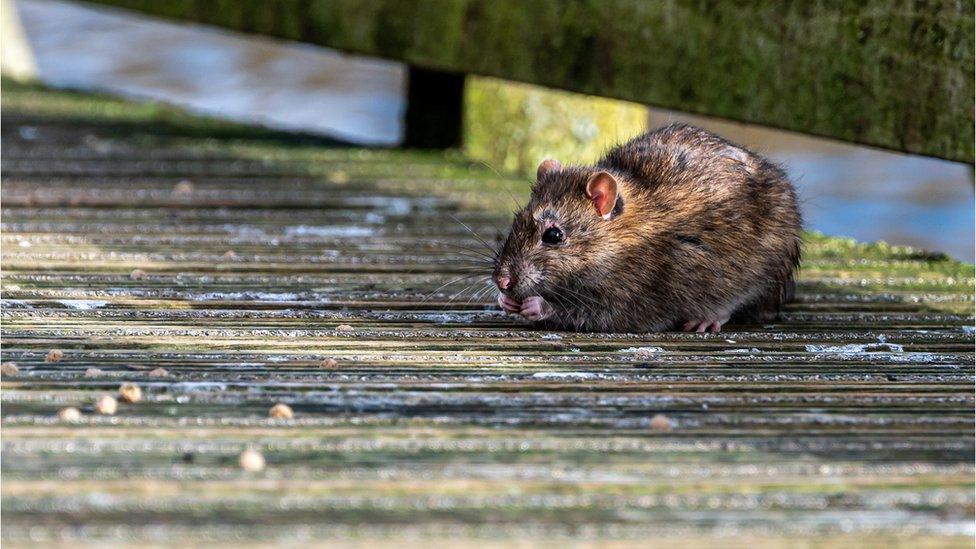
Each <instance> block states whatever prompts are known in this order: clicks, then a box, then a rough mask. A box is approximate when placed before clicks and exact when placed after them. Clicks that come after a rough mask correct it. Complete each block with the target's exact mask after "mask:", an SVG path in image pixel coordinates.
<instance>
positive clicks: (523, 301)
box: [493, 124, 801, 332]
mask: <svg viewBox="0 0 976 549" xmlns="http://www.w3.org/2000/svg"><path fill="white" fill-rule="evenodd" d="M800 240H801V217H800V212H799V210H798V208H797V201H796V193H795V191H794V189H793V186H792V184H791V183H790V181H789V179H788V178H787V176H786V173H785V172H784V171H783V170H782V169H780V168H779V167H777V166H776V165H774V164H772V163H771V162H769V161H767V160H766V159H764V158H762V157H761V156H759V155H757V154H755V153H753V152H751V151H749V150H747V149H745V148H743V147H740V146H738V145H734V144H732V143H730V142H728V141H726V140H725V139H722V138H721V137H719V136H717V135H715V134H713V133H711V132H708V131H705V130H702V129H700V128H696V127H693V126H688V125H683V124H673V125H670V126H667V127H664V128H661V129H658V130H655V131H652V132H649V133H645V134H643V135H640V136H638V137H635V138H634V139H632V140H630V141H628V142H627V143H624V144H622V145H619V146H617V147H615V148H613V149H611V150H610V151H609V152H608V153H607V154H606V155H605V156H604V157H603V158H602V159H601V160H600V161H599V162H597V163H596V165H595V166H593V167H582V166H565V167H564V166H562V165H561V164H560V163H559V162H557V161H555V160H546V161H544V162H542V164H540V165H539V169H538V173H537V181H536V183H535V185H534V186H533V187H532V196H531V198H530V201H529V203H528V205H526V206H525V207H524V208H523V209H521V210H520V211H518V212H516V213H515V220H514V221H513V223H512V228H511V232H510V233H509V235H508V238H507V239H506V240H505V242H504V244H503V246H502V248H501V251H500V253H499V254H498V256H497V259H496V260H495V269H494V274H493V279H494V281H495V283H496V285H497V286H498V288H499V290H500V293H499V296H498V303H499V305H501V306H502V308H503V309H504V310H505V311H507V312H510V313H519V314H521V315H522V316H523V317H525V318H527V319H529V320H533V321H538V322H540V323H541V324H542V325H543V326H545V327H547V328H553V329H564V330H580V331H610V332H645V331H660V330H668V329H683V330H685V331H698V332H703V331H706V330H708V331H713V332H717V331H719V330H720V329H721V327H722V325H723V324H724V323H725V322H727V321H728V320H729V317H730V316H731V315H733V314H741V315H746V316H751V317H757V318H770V317H772V316H775V314H776V313H777V312H778V310H779V307H780V305H781V304H782V303H783V301H785V300H786V299H788V298H789V297H790V295H791V294H792V288H793V273H794V271H795V269H796V268H797V265H798V263H799V260H800Z"/></svg>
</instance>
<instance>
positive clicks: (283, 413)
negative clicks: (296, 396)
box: [268, 403, 295, 419]
mask: <svg viewBox="0 0 976 549" xmlns="http://www.w3.org/2000/svg"><path fill="white" fill-rule="evenodd" d="M268 417H270V418H271V419H292V418H294V417H295V412H294V411H292V409H291V406H289V405H287V404H281V403H279V404H275V405H274V406H272V407H271V409H270V410H268Z"/></svg>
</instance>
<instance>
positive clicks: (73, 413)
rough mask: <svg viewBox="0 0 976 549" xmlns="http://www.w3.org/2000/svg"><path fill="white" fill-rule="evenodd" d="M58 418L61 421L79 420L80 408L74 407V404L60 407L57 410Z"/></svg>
mask: <svg viewBox="0 0 976 549" xmlns="http://www.w3.org/2000/svg"><path fill="white" fill-rule="evenodd" d="M58 419H60V420H61V421H79V420H81V410H79V409H78V408H75V407H74V406H68V407H67V408H61V410H60V411H58Z"/></svg>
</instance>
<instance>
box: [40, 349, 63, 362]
mask: <svg viewBox="0 0 976 549" xmlns="http://www.w3.org/2000/svg"><path fill="white" fill-rule="evenodd" d="M62 358H64V351H62V350H61V349H51V350H50V351H48V352H47V356H46V357H44V362H58V361H60V360H61V359H62Z"/></svg>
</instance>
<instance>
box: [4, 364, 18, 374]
mask: <svg viewBox="0 0 976 549" xmlns="http://www.w3.org/2000/svg"><path fill="white" fill-rule="evenodd" d="M19 373H20V368H18V367H17V363H15V362H4V363H3V364H0V374H2V375H5V376H15V375H17V374H19Z"/></svg>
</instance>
